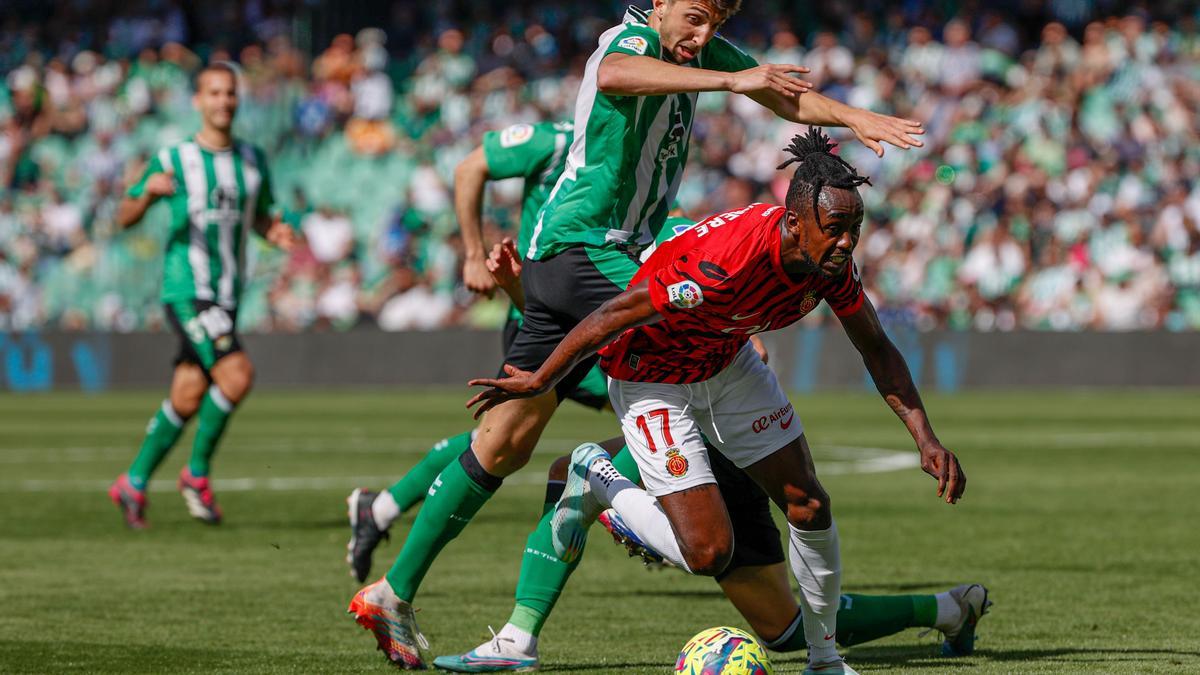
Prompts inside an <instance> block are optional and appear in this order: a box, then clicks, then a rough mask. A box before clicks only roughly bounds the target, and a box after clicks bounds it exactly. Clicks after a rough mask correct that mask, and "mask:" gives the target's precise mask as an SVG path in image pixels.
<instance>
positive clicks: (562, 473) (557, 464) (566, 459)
mask: <svg viewBox="0 0 1200 675" xmlns="http://www.w3.org/2000/svg"><path fill="white" fill-rule="evenodd" d="M570 467H571V456H570V455H563V456H562V457H559V458H558V459H556V460H554V461H553V462H552V463H551V464H550V470H549V471H548V472H547V476H546V479H547V480H556V481H564V480H566V479H567V469H569V468H570Z"/></svg>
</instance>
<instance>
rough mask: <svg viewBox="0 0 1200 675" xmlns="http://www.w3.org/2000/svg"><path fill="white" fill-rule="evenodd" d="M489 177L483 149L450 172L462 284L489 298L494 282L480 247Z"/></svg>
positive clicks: (481, 244)
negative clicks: (461, 257)
mask: <svg viewBox="0 0 1200 675" xmlns="http://www.w3.org/2000/svg"><path fill="white" fill-rule="evenodd" d="M489 178H490V175H489V173H488V165H487V158H486V157H485V156H484V154H483V146H482V145H481V146H478V147H476V148H475V149H474V150H472V151H471V153H470V154H469V155H467V156H466V157H465V158H463V160H462V161H461V162H459V163H458V166H457V167H455V169H454V215H455V216H456V217H457V218H458V227H459V229H460V230H461V231H462V237H463V248H464V249H465V254H464V255H465V260H464V261H463V272H462V274H463V283H464V284H465V285H466V287H467V290H470V291H471V292H473V293H479V294H482V295H486V296H487V297H489V298H490V297H492V294H493V293H495V292H496V282H495V280H493V279H492V275H491V274H490V273H489V272H488V268H487V251H486V250H485V248H484V244H483V219H482V218H481V217H480V214H481V213H482V212H483V190H484V186H486V185H487V182H488V179H489Z"/></svg>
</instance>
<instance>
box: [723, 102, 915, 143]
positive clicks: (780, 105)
mask: <svg viewBox="0 0 1200 675" xmlns="http://www.w3.org/2000/svg"><path fill="white" fill-rule="evenodd" d="M747 96H749V97H750V98H752V99H754V101H756V102H757V103H758V104H759V105H762V106H763V107H765V108H768V109H770V110H771V111H772V112H774V113H775V114H776V115H778V116H779V117H782V118H783V119H785V120H788V121H789V122H795V123H797V124H808V125H816V126H835V127H846V128H847V129H849V130H850V131H852V132H854V136H855V137H856V138H858V140H859V142H861V143H862V144H863V145H865V146H867V147H868V148H870V149H871V151H872V152H874V153H875V154H876V155H879V156H880V157H882V156H883V145H882V144H883V143H890V144H892V145H894V146H896V147H897V148H900V149H902V150H907V149H908V148H913V147H917V148H919V147H922V146H923V145H924V143H922V142H921V140H920V139H919V138H917V136H920V135H922V134H924V133H925V128H924V126H923V125H922V124H921V123H920V122H918V121H916V120H907V119H902V118H899V117H891V116H890V115H881V114H879V113H875V112H871V111H870V110H863V109H862V108H855V107H853V106H848V105H846V104H845V103H842V102H840V101H836V100H834V99H831V98H829V97H827V96H822V95H821V94H818V93H817V92H815V91H810V92H808V93H806V94H804V95H802V96H795V95H792V96H787V95H783V94H781V93H780V92H778V91H774V90H762V91H756V92H751V93H748V94H747Z"/></svg>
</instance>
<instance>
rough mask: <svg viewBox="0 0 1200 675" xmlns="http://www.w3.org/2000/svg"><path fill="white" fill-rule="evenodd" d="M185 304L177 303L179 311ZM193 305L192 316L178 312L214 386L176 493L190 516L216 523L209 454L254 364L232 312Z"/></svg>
mask: <svg viewBox="0 0 1200 675" xmlns="http://www.w3.org/2000/svg"><path fill="white" fill-rule="evenodd" d="M186 309H187V307H181V308H179V311H180V312H183V311H186ZM192 309H193V310H194V311H195V314H194V315H193V316H186V315H184V314H182V313H179V314H177V315H176V316H177V318H178V320H179V321H180V322H181V323H182V324H183V326H184V333H185V334H186V335H187V336H188V337H189V339H190V344H191V346H192V348H193V350H194V352H195V354H196V356H197V360H198V361H199V363H200V365H201V366H202V367H203V368H204V369H205V371H206V372H207V373H208V378H209V380H210V381H211V382H212V385H211V386H209V387H208V390H207V391H205V393H204V396H203V398H202V399H201V402H200V410H199V413H198V414H197V418H198V419H197V423H196V435H195V437H194V438H193V439H192V454H191V457H190V458H189V460H188V464H187V466H186V467H184V469H183V470H182V471H181V472H180V473H179V493H180V494H181V495H183V499H184V503H186V504H187V508H188V513H190V514H191V515H192V517H193V518H196V519H197V520H200V521H201V522H204V523H208V524H210V525H216V524H218V523H220V522H221V509H220V507H218V506H217V502H216V498H215V496H214V495H213V491H212V486H211V484H210V482H209V472H210V470H211V465H212V458H213V455H214V454H215V453H216V451H217V445H218V443H219V442H220V440H221V437H222V436H223V435H224V434H225V429H226V428H227V427H228V425H229V419H230V417H232V416H233V412H234V410H235V409H236V407H237V405H238V404H239V403H241V402H242V400H243V399H245V398H246V396H247V395H249V393H250V389H251V387H252V386H253V384H254V364H253V363H251V361H250V357H249V356H247V355H246V353H245V352H244V351H242V346H241V343H240V342H239V340H238V337H237V333H236V332H235V331H234V326H235V322H236V315H235V314H234V313H233V312H231V311H228V310H226V309H225V308H223V307H220V306H219V305H215V304H213V303H209V302H200V301H197V302H195V303H192Z"/></svg>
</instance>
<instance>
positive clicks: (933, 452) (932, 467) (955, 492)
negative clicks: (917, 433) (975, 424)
mask: <svg viewBox="0 0 1200 675" xmlns="http://www.w3.org/2000/svg"><path fill="white" fill-rule="evenodd" d="M921 470H922V471H924V472H925V473H927V474H929V475H930V476H933V477H934V478H936V479H937V482H938V489H937V495H938V496H939V497H945V498H946V503H947V504H955V503H957V502H958V500H959V498H960V497H962V495H963V491H965V490H966V489H967V474H966V473H965V472H964V471H963V470H962V466H960V465H959V463H958V457H955V456H954V453H953V452H950V451H949V450H947V449H946V448H944V447H942V444H941V443H938V442H937V441H933V442H931V443H929V444H928V445H926V446H925V447H923V448H921Z"/></svg>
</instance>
